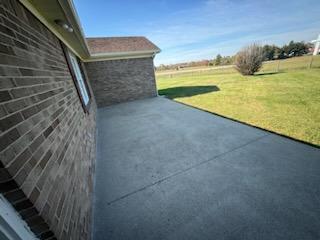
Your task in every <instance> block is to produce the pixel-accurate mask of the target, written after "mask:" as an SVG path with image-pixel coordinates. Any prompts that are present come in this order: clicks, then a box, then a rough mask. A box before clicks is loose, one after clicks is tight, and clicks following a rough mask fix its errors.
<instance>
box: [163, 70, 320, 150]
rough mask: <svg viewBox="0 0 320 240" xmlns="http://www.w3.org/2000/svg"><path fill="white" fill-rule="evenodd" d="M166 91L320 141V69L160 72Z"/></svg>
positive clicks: (228, 114) (178, 98)
mask: <svg viewBox="0 0 320 240" xmlns="http://www.w3.org/2000/svg"><path fill="white" fill-rule="evenodd" d="M157 85H158V89H159V94H160V95H166V96H167V97H169V98H171V99H174V100H176V101H178V102H182V103H185V104H188V105H191V106H195V107H197V108H201V109H204V110H206V111H210V112H213V113H218V114H221V115H223V116H226V117H229V118H233V119H236V120H239V121H242V122H246V123H249V124H251V125H254V126H258V127H261V128H264V129H268V130H271V131H274V132H277V133H280V134H284V135H287V136H290V137H293V138H296V139H300V140H303V141H306V142H309V143H313V144H316V145H320V68H313V69H305V70H290V71H286V72H280V73H272V72H269V73H263V72H262V73H260V74H257V75H255V76H242V75H240V74H239V73H237V72H236V71H235V70H233V69H229V70H225V69H224V70H221V71H207V72H205V71H204V72H201V73H196V74H186V75H183V74H182V75H181V74H176V75H171V76H158V77H157Z"/></svg>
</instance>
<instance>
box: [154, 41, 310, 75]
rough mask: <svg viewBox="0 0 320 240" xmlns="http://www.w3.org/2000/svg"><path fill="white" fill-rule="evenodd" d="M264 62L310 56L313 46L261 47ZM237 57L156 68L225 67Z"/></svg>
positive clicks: (295, 44)
mask: <svg viewBox="0 0 320 240" xmlns="http://www.w3.org/2000/svg"><path fill="white" fill-rule="evenodd" d="M261 49H262V55H263V61H271V60H276V59H285V58H290V57H297V56H302V55H305V54H308V53H310V52H311V51H312V44H310V43H305V42H295V41H290V42H289V43H288V44H285V45H283V46H281V47H279V46H277V45H269V44H266V45H263V46H261ZM235 60H236V55H234V56H222V55H221V54H218V55H217V56H216V57H215V58H213V59H210V60H201V61H192V62H186V63H177V64H169V65H164V64H161V65H160V66H159V67H156V70H169V69H170V70H173V69H175V70H179V69H182V68H187V67H200V66H224V65H231V64H234V63H235Z"/></svg>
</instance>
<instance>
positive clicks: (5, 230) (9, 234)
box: [0, 194, 38, 240]
mask: <svg viewBox="0 0 320 240" xmlns="http://www.w3.org/2000/svg"><path fill="white" fill-rule="evenodd" d="M0 233H1V234H2V236H3V235H4V236H5V237H6V238H5V239H6V240H7V239H8V240H37V239H38V238H36V236H35V235H34V234H33V233H32V232H31V230H30V228H29V227H28V226H27V224H26V222H25V221H23V219H22V218H21V217H20V216H19V214H18V213H17V211H16V210H15V209H14V208H13V207H12V206H11V204H10V203H9V202H8V201H7V200H6V199H5V198H4V197H3V195H1V194H0ZM0 236H1V235H0Z"/></svg>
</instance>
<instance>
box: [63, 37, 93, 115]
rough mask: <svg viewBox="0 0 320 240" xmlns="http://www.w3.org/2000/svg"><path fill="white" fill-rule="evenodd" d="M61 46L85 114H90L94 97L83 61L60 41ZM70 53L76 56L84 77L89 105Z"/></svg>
mask: <svg viewBox="0 0 320 240" xmlns="http://www.w3.org/2000/svg"><path fill="white" fill-rule="evenodd" d="M60 44H61V46H62V50H63V54H64V57H65V59H66V62H67V65H68V68H69V72H70V74H71V77H72V80H73V83H74V85H75V87H76V90H77V94H78V97H79V99H80V102H81V105H82V108H83V111H84V112H85V113H87V114H89V109H90V106H91V102H92V95H91V92H90V88H89V85H88V82H87V77H86V74H85V73H84V69H83V66H82V64H81V61H80V60H79V58H78V57H77V56H76V55H75V54H74V53H73V52H72V51H71V50H70V49H69V48H68V47H67V46H66V45H65V44H64V43H63V42H61V41H60ZM70 53H71V54H73V55H74V56H75V58H76V60H77V63H78V66H79V69H80V72H81V75H82V79H83V83H84V87H85V90H86V92H87V95H88V98H89V100H88V103H87V104H85V101H84V98H83V96H82V93H81V87H80V86H79V82H78V79H77V77H76V73H75V70H74V69H73V65H72V60H71V58H70V56H69V54H70Z"/></svg>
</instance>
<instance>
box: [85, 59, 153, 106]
mask: <svg viewBox="0 0 320 240" xmlns="http://www.w3.org/2000/svg"><path fill="white" fill-rule="evenodd" d="M85 66H86V69H87V73H88V76H89V78H90V81H91V86H92V89H93V92H94V95H95V98H96V102H97V105H98V107H104V106H108V105H112V104H115V103H121V102H126V101H132V100H136V99H142V98H148V97H154V96H157V88H156V83H155V75H154V65H153V58H136V59H126V60H110V61H99V62H89V63H85Z"/></svg>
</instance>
